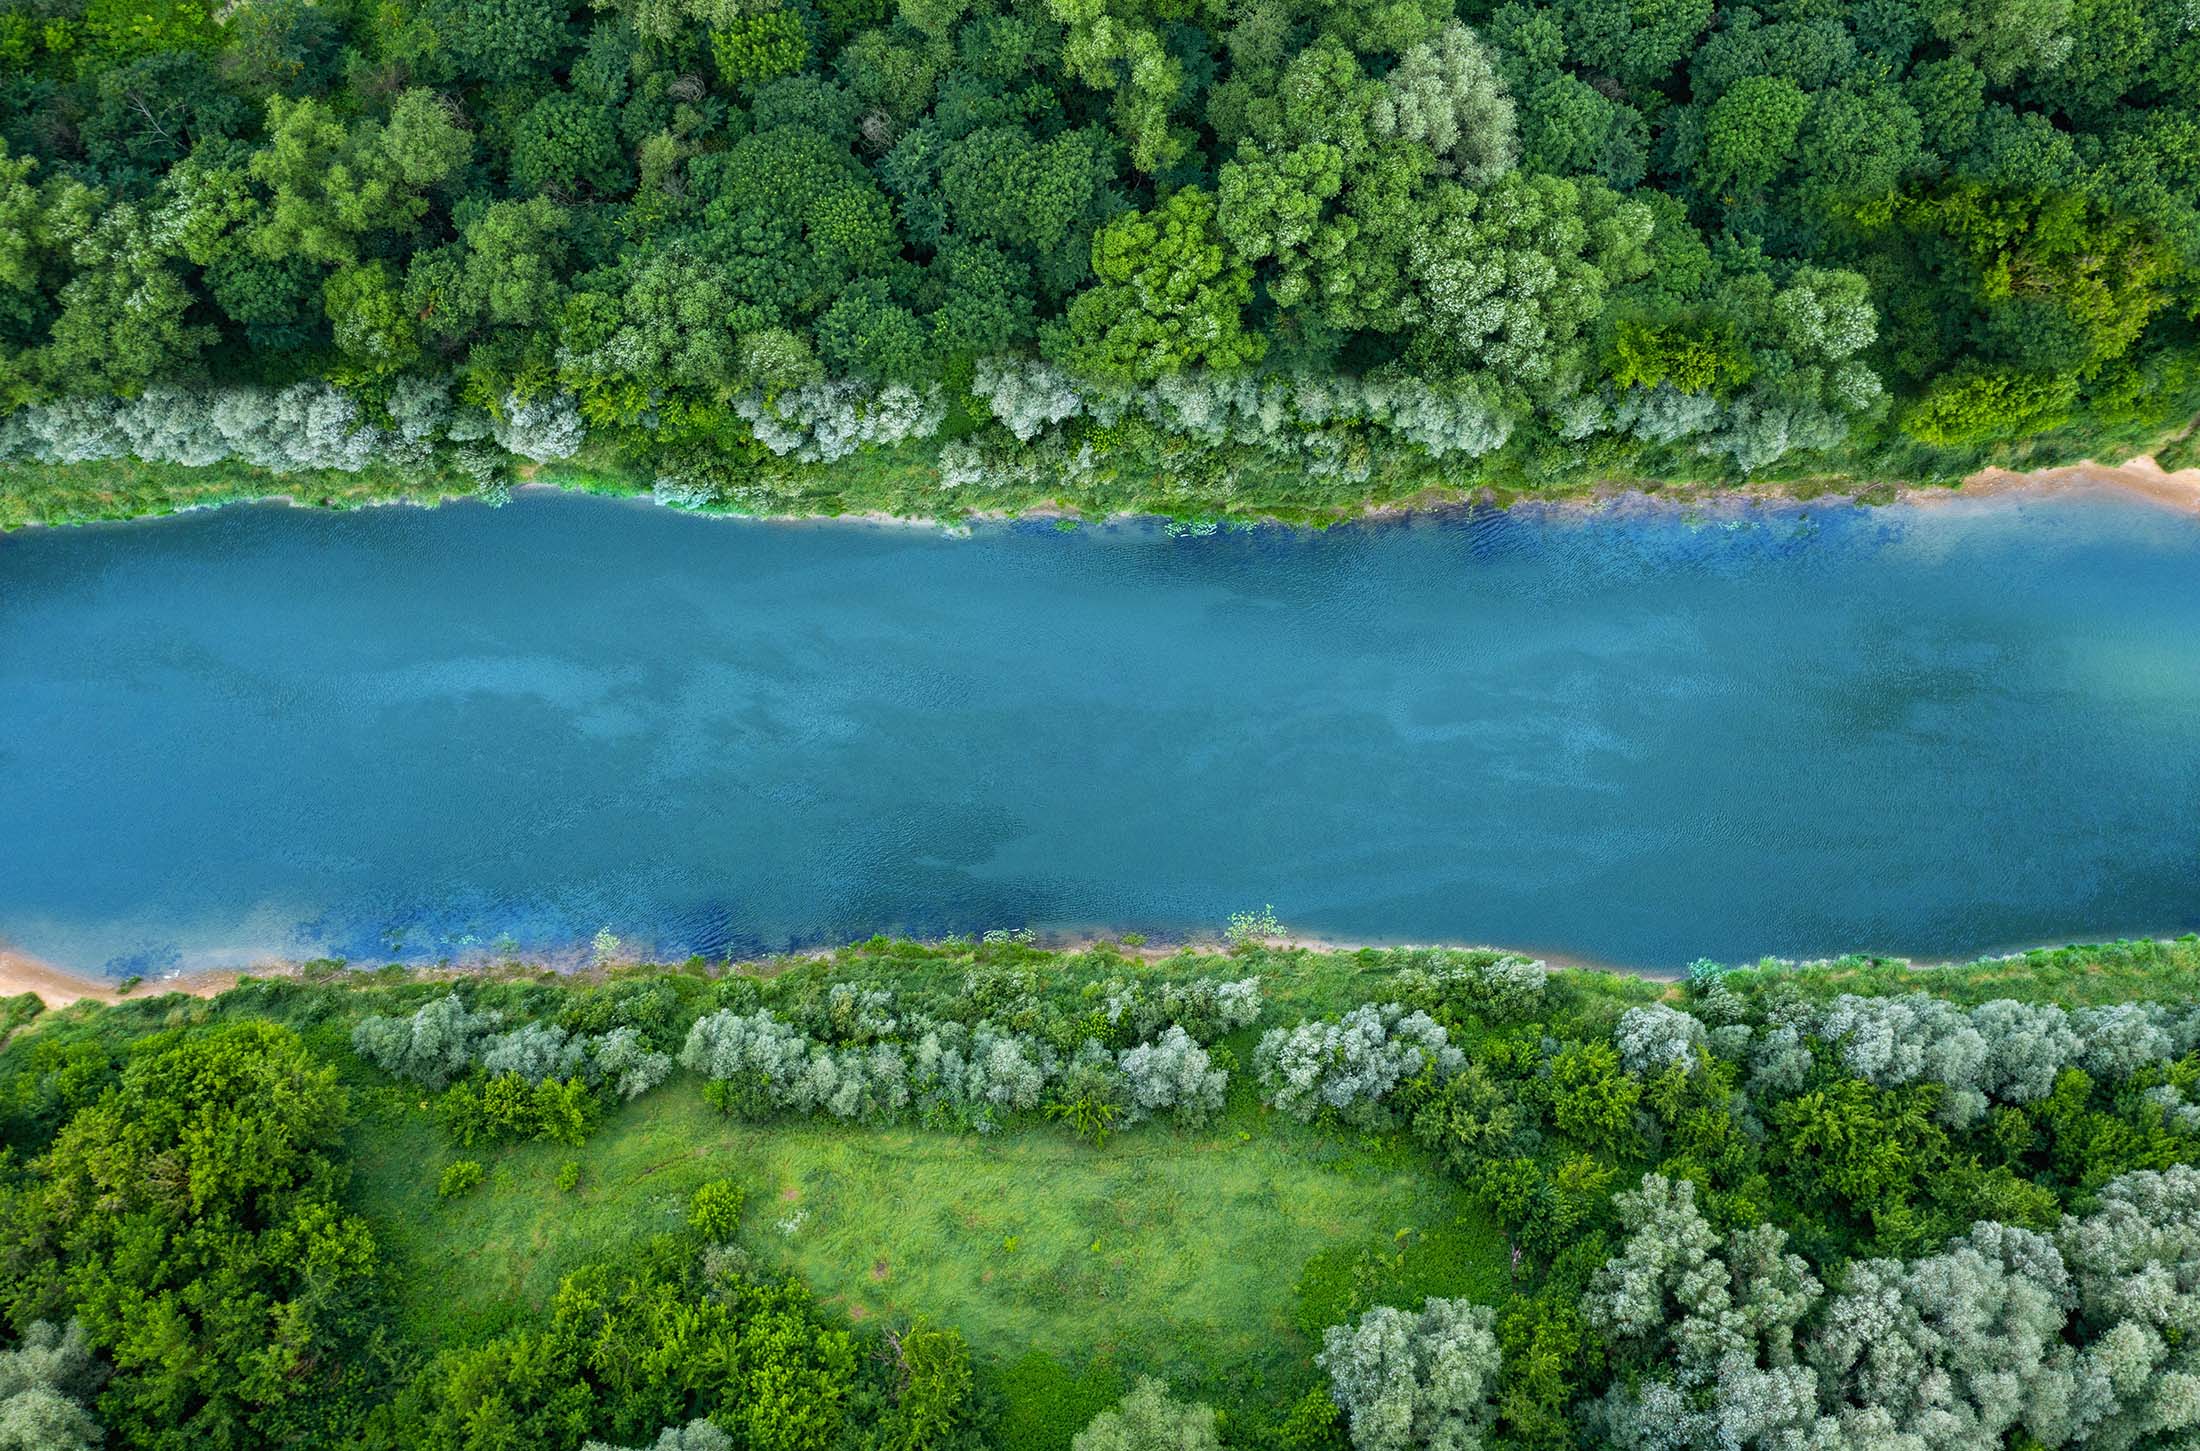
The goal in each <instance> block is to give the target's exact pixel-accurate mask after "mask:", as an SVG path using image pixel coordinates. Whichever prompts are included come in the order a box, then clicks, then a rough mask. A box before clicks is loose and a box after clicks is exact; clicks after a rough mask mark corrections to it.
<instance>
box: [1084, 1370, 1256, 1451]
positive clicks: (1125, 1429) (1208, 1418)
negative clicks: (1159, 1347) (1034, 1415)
mask: <svg viewBox="0 0 2200 1451" xmlns="http://www.w3.org/2000/svg"><path fill="white" fill-rule="evenodd" d="M1070 1451H1222V1439H1221V1437H1220V1436H1218V1435H1217V1434H1216V1432H1215V1412H1214V1407H1212V1406H1204V1405H1197V1404H1193V1403H1188V1402H1185V1401H1178V1400H1172V1399H1171V1398H1170V1396H1169V1388H1168V1387H1167V1386H1166V1385H1164V1384H1162V1383H1161V1382H1160V1381H1158V1380H1156V1379H1154V1378H1153V1377H1152V1376H1150V1375H1149V1376H1146V1377H1144V1378H1142V1379H1141V1380H1140V1381H1139V1382H1138V1384H1137V1385H1136V1386H1135V1387H1133V1388H1132V1390H1131V1393H1130V1394H1129V1395H1127V1396H1125V1397H1123V1399H1122V1400H1120V1401H1118V1402H1116V1403H1115V1405H1114V1407H1113V1408H1112V1409H1109V1410H1105V1411H1102V1412H1101V1413H1100V1414H1099V1415H1097V1416H1095V1417H1093V1419H1092V1424H1091V1425H1089V1426H1087V1427H1085V1429H1084V1430H1082V1431H1079V1432H1078V1433H1077V1435H1076V1438H1075V1439H1073V1440H1072V1441H1071V1442H1070Z"/></svg>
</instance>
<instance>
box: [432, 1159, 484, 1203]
mask: <svg viewBox="0 0 2200 1451" xmlns="http://www.w3.org/2000/svg"><path fill="white" fill-rule="evenodd" d="M481 1179H482V1169H481V1165H480V1163H479V1162H478V1161H477V1160H473V1159H454V1160H452V1161H451V1162H450V1163H448V1164H446V1165H444V1166H443V1177H442V1178H440V1179H438V1180H437V1181H436V1185H435V1192H436V1194H437V1195H438V1196H440V1197H441V1198H444V1199H456V1198H457V1197H458V1196H459V1195H461V1194H470V1193H472V1192H473V1191H474V1190H476V1189H478V1188H480V1187H481Z"/></svg>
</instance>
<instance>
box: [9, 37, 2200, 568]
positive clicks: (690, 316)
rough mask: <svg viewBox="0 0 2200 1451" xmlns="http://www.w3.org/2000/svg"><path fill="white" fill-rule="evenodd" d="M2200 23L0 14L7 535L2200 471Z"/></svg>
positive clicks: (1191, 508)
mask: <svg viewBox="0 0 2200 1451" xmlns="http://www.w3.org/2000/svg"><path fill="white" fill-rule="evenodd" d="M2195 74H2200V9H2196V8H2195V7H2194V6H2193V5H2192V4H2190V3H2150V0H1853V3H1852V0H1749V3H1730V4H1725V5H1715V4H1714V3H1713V0H1551V3H1545V0H1507V3H1503V4H1492V3H1489V0H1337V3H1330V0H1323V3H1315V0H896V3H889V0H785V3H780V0H599V3H596V4H592V5H590V6H586V7H574V6H572V5H570V4H568V3H567V0H372V3H369V0H225V3H221V4H215V3H210V0H4V3H0V460H13V462H11V463H5V464H0V468H4V469H5V474H6V479H7V484H6V488H5V492H6V493H8V494H10V495H12V496H13V499H12V502H10V503H8V504H6V506H5V511H4V512H0V527H6V526H10V525H14V524H20V523H26V522H34V521H39V520H48V521H58V520H63V519H70V518H79V517H91V516H97V515H100V514H114V513H132V512H151V511H156V510H160V509H164V508H169V507H175V506H178V505H180V504H183V503H188V502H193V501H197V500H202V499H205V498H209V497H236V496H245V495H252V494H266V493H275V492H284V493H289V494H292V495H293V496H296V497H301V498H310V499H316V500H321V501H327V502H346V501H353V500H357V499H360V498H372V497H394V496H430V497H433V496H448V495H454V494H480V495H483V496H486V497H488V498H489V499H491V500H492V501H494V500H497V499H500V498H502V497H503V496H504V494H505V492H506V491H507V490H508V489H509V488H510V487H511V486H512V485H513V484H514V483H516V482H520V481H525V480H532V479H538V478H539V479H543V480H545V481H555V482H563V483H567V484H570V485H575V486H580V487H588V488H596V489H604V490H612V491H618V492H629V493H637V492H638V493H645V494H650V495H653V496H654V497H655V498H657V499H658V500H659V501H660V502H662V503H665V504H669V505H673V506H678V507H686V508H701V509H713V510H725V511H732V512H740V513H837V512H843V511H847V510H851V509H877V510H886V511H890V512H895V513H901V514H910V515H917V516H948V515H957V514H966V513H972V512H984V511H1005V512H1015V511H1019V510H1025V509H1030V508H1035V507H1041V506H1047V505H1054V506H1059V507H1063V508H1067V509H1072V510H1079V511H1085V512H1098V513H1112V512H1122V511H1127V510H1147V511H1153V512H1161V513H1168V514H1173V515H1177V516H1180V517H1191V516H1202V517H1210V518H1212V517H1218V516H1229V515H1267V516H1273V517H1279V518H1285V519H1311V520H1319V519H1324V518H1333V517H1339V516H1341V515H1344V514H1349V513H1351V512H1355V511H1358V510H1362V509H1364V508H1366V507H1368V506H1369V505H1370V504H1375V503H1381V502H1386V501H1390V502H1395V501H1401V500H1411V499H1415V498H1419V497H1424V496H1427V495H1429V494H1430V492H1431V491H1435V492H1436V493H1439V494H1442V495H1444V496H1446V497H1459V496H1461V495H1462V494H1464V493H1465V492H1466V491H1472V490H1481V489H1488V490H1494V491H1497V492H1498V493H1499V494H1501V495H1505V496H1511V495H1515V494H1518V493H1520V492H1525V491H1532V490H1537V489H1546V490H1548V489H1561V488H1568V487H1576V486H1580V485H1583V484H1585V483H1590V482H1595V481H1614V480H1618V481H1629V480H1636V481H1640V480H1666V481H1697V482H1701V483H1706V484H1717V483H1736V482H1742V481H1753V480H1756V481H1781V480H1786V481H1791V482H1799V483H1807V482H1808V481H1812V480H1828V479H1831V480H1848V481H1859V482H1876V481H1888V480H1911V481H1942V482H1945V481H1952V480H1954V479H1956V478H1959V477H1961V476H1962V475H1963V474H1964V473H1966V472H1968V471H1970V470H1972V469H1975V468H1977V467H1979V466H1980V465H1982V464H1985V463H1988V462H2002V463H2010V464H2016V465H2020V466H2021V465H2029V464H2038V463H2048V462H2061V461H2067V460H2071V459H2075V458H2077V457H2080V456H2083V455H2086V454H2089V453H2090V454H2093V455H2096V456H2100V457H2104V458H2107V457H2114V458H2121V457H2122V456H2124V455H2125V454H2128V453H2136V452H2138V451H2140V450H2143V449H2148V448H2157V449H2162V450H2166V452H2165V454H2164V458H2165V462H2169V463H2172V464H2174V463H2176V462H2179V461H2181V460H2183V459H2184V458H2185V457H2187V456H2188V454H2189V452H2190V444H2189V441H2188V439H2187V426H2188V425H2189V423H2190V421H2191V418H2192V416H2193V414H2194V412H2195V410H2196V408H2200V376H2196V373H2195V359H2196V356H2200V353H2196V341H2200V339H2196V333H2195V316H2196V310H2200V267H2196V262H2200V211H2196V207H2200V99H2196V98H2195V96H2194V95H2193V91H2192V86H2191V78H2192V77H2193V76H2194V75H2195Z"/></svg>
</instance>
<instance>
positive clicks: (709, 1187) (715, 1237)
mask: <svg viewBox="0 0 2200 1451" xmlns="http://www.w3.org/2000/svg"><path fill="white" fill-rule="evenodd" d="M746 1198H747V1196H746V1195H745V1194H743V1193H742V1191H741V1187H740V1186H739V1185H738V1184H735V1183H734V1182H733V1181H732V1180H731V1179H713V1180H712V1181H711V1182H710V1183H708V1184H705V1185H703V1186H702V1187H701V1188H699V1189H697V1190H696V1191H695V1192H694V1193H693V1194H692V1195H690V1196H689V1197H688V1207H687V1223H688V1228H689V1230H691V1231H693V1233H694V1234H695V1236H696V1237H697V1238H698V1239H700V1240H702V1241H703V1243H705V1244H727V1243H730V1242H731V1241H732V1239H733V1237H734V1236H735V1235H737V1234H739V1233H740V1232H741V1206H742V1204H743V1202H744V1201H745V1200H746Z"/></svg>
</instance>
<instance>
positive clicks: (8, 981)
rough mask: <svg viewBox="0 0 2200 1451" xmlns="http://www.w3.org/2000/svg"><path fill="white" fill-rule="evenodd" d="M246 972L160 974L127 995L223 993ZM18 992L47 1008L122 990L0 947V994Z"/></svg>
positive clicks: (279, 971) (271, 973) (271, 970)
mask: <svg viewBox="0 0 2200 1451" xmlns="http://www.w3.org/2000/svg"><path fill="white" fill-rule="evenodd" d="M292 970H293V969H291V968H289V967H286V966H282V965H276V966H272V967H267V968H254V969H253V970H252V972H251V973H250V975H251V976H254V977H279V976H282V975H284V974H285V973H287V972H290V971H292ZM245 976H247V974H246V973H245V972H243V971H241V970H238V969H235V968H222V969H220V970H218V971H211V972H194V973H185V974H182V975H181V976H178V977H172V978H162V979H159V980H157V981H153V982H145V983H140V984H139V985H138V986H136V987H134V988H132V989H131V990H130V994H129V995H130V996H134V997H141V998H149V997H158V996H160V995H161V994H162V993H186V994H188V995H190V996H191V997H195V998H210V997H214V996H217V995H218V994H221V993H225V992H227V991H229V989H231V988H233V987H235V986H236V985H237V983H238V982H239V981H240V980H241V979H242V978H244V977H245ZM22 993H36V994H37V995H38V997H39V1000H40V1001H41V1002H43V1003H45V1005H46V1006H47V1007H49V1008H65V1007H67V1006H68V1005H69V1004H70V1003H74V1002H80V1001H83V1000H84V999H87V998H88V999H90V1000H91V1001H93V1002H99V1003H119V1002H121V1001H122V999H123V997H124V994H123V993H122V992H121V990H120V989H119V987H118V986H117V985H116V984H115V983H112V982H109V981H107V980H106V979H104V978H96V977H88V976H86V975H84V974H83V973H75V972H70V971H69V970H68V969H66V968H61V967H55V966H54V965H53V964H52V963H50V962H42V961H40V960H39V959H37V958H35V957H32V956H30V955H29V954H28V953H24V952H18V951H15V950H14V949H12V948H7V947H0V998H12V997H15V996H18V995H19V994H22Z"/></svg>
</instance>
